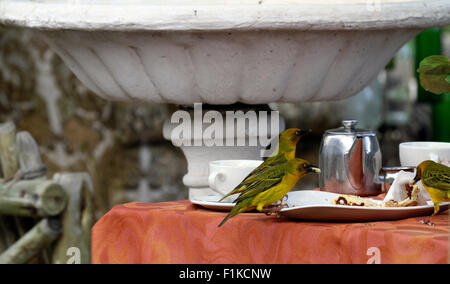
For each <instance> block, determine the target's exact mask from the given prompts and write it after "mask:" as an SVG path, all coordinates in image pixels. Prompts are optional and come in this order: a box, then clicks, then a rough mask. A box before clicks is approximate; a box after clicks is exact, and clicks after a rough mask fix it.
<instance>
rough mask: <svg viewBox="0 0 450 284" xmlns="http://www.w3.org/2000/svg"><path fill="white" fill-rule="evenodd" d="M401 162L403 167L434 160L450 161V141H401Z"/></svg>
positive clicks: (439, 161) (438, 161) (415, 165)
mask: <svg viewBox="0 0 450 284" xmlns="http://www.w3.org/2000/svg"><path fill="white" fill-rule="evenodd" d="M399 152H400V164H401V165H402V166H403V167H408V166H414V167H417V166H418V165H419V164H420V163H421V162H423V161H426V160H432V161H435V162H437V163H448V162H449V161H450V143H446V142H405V143H400V146H399Z"/></svg>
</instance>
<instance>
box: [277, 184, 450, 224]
mask: <svg viewBox="0 0 450 284" xmlns="http://www.w3.org/2000/svg"><path fill="white" fill-rule="evenodd" d="M337 196H339V194H336V193H331V192H324V191H314V190H304V191H294V192H290V193H289V198H288V201H287V204H288V205H289V207H288V208H284V209H282V210H281V215H283V216H286V217H289V218H295V219H302V220H315V221H379V220H397V219H405V218H411V217H419V216H429V215H431V214H432V213H433V210H434V206H433V202H431V201H429V203H428V205H423V206H411V207H380V208H378V207H359V206H348V205H333V204H330V203H331V201H332V200H333V199H334V198H336V197H337ZM375 202H379V203H381V202H382V201H381V200H375ZM449 204H450V202H443V203H441V204H440V208H441V211H444V210H447V209H448V208H449Z"/></svg>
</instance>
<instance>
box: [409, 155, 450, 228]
mask: <svg viewBox="0 0 450 284" xmlns="http://www.w3.org/2000/svg"><path fill="white" fill-rule="evenodd" d="M419 180H422V184H423V187H425V189H426V190H427V191H428V193H429V194H430V196H431V200H433V203H434V212H433V214H432V215H431V216H430V217H429V219H428V221H422V222H423V223H425V224H428V225H433V223H431V217H432V216H434V215H436V214H437V213H438V212H439V203H441V202H444V201H450V168H449V167H447V166H445V165H442V164H438V163H435V162H433V161H424V162H422V163H420V164H419V165H418V166H417V171H416V176H415V177H414V180H412V181H411V182H410V185H411V186H412V185H414V184H416V183H417V182H418V181H419Z"/></svg>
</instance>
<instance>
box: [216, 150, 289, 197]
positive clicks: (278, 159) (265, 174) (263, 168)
mask: <svg viewBox="0 0 450 284" xmlns="http://www.w3.org/2000/svg"><path fill="white" fill-rule="evenodd" d="M286 162H287V160H286V157H285V156H284V155H282V154H281V155H277V156H274V157H270V158H268V159H267V160H266V161H264V163H262V164H261V165H259V167H257V168H256V169H254V170H253V171H252V172H251V173H250V174H248V175H247V177H246V178H245V179H244V180H243V181H242V182H241V183H240V184H238V185H237V186H236V187H235V188H234V189H233V190H232V191H231V192H229V193H228V194H227V195H225V196H224V197H222V198H221V199H220V200H219V201H222V200H223V199H225V198H226V197H228V196H230V195H233V194H236V193H241V192H243V191H245V190H247V189H248V188H249V187H252V184H253V183H255V182H258V181H260V180H262V179H264V178H272V177H276V176H277V175H278V173H277V171H278V167H280V166H283V165H284V164H285V163H286Z"/></svg>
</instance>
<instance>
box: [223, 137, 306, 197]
mask: <svg viewBox="0 0 450 284" xmlns="http://www.w3.org/2000/svg"><path fill="white" fill-rule="evenodd" d="M310 132H311V129H299V128H289V129H286V130H285V131H283V133H281V135H280V141H279V143H278V146H277V147H278V149H277V151H275V153H274V155H273V156H271V157H269V158H268V159H267V160H265V161H264V163H262V164H261V165H259V167H257V168H256V169H254V170H253V171H252V172H251V173H250V174H249V175H248V176H247V177H246V178H245V179H244V180H243V181H242V182H241V183H240V184H239V185H237V186H236V187H235V188H234V189H233V190H232V191H231V192H230V193H228V194H227V195H225V196H224V197H222V198H221V199H220V200H219V202H220V201H222V200H224V199H225V198H227V197H228V196H230V195H233V194H236V193H240V192H242V191H244V190H246V189H247V188H248V187H251V186H252V185H253V183H255V182H259V181H260V180H261V179H264V178H271V175H270V174H273V173H274V172H275V171H276V170H274V167H277V166H280V165H283V164H285V163H286V162H287V161H289V160H292V159H294V158H295V150H296V148H297V143H298V141H300V138H301V137H302V136H304V135H306V134H308V133H310ZM268 170H269V173H268V174H267V173H266V171H268ZM267 175H268V176H267Z"/></svg>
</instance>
